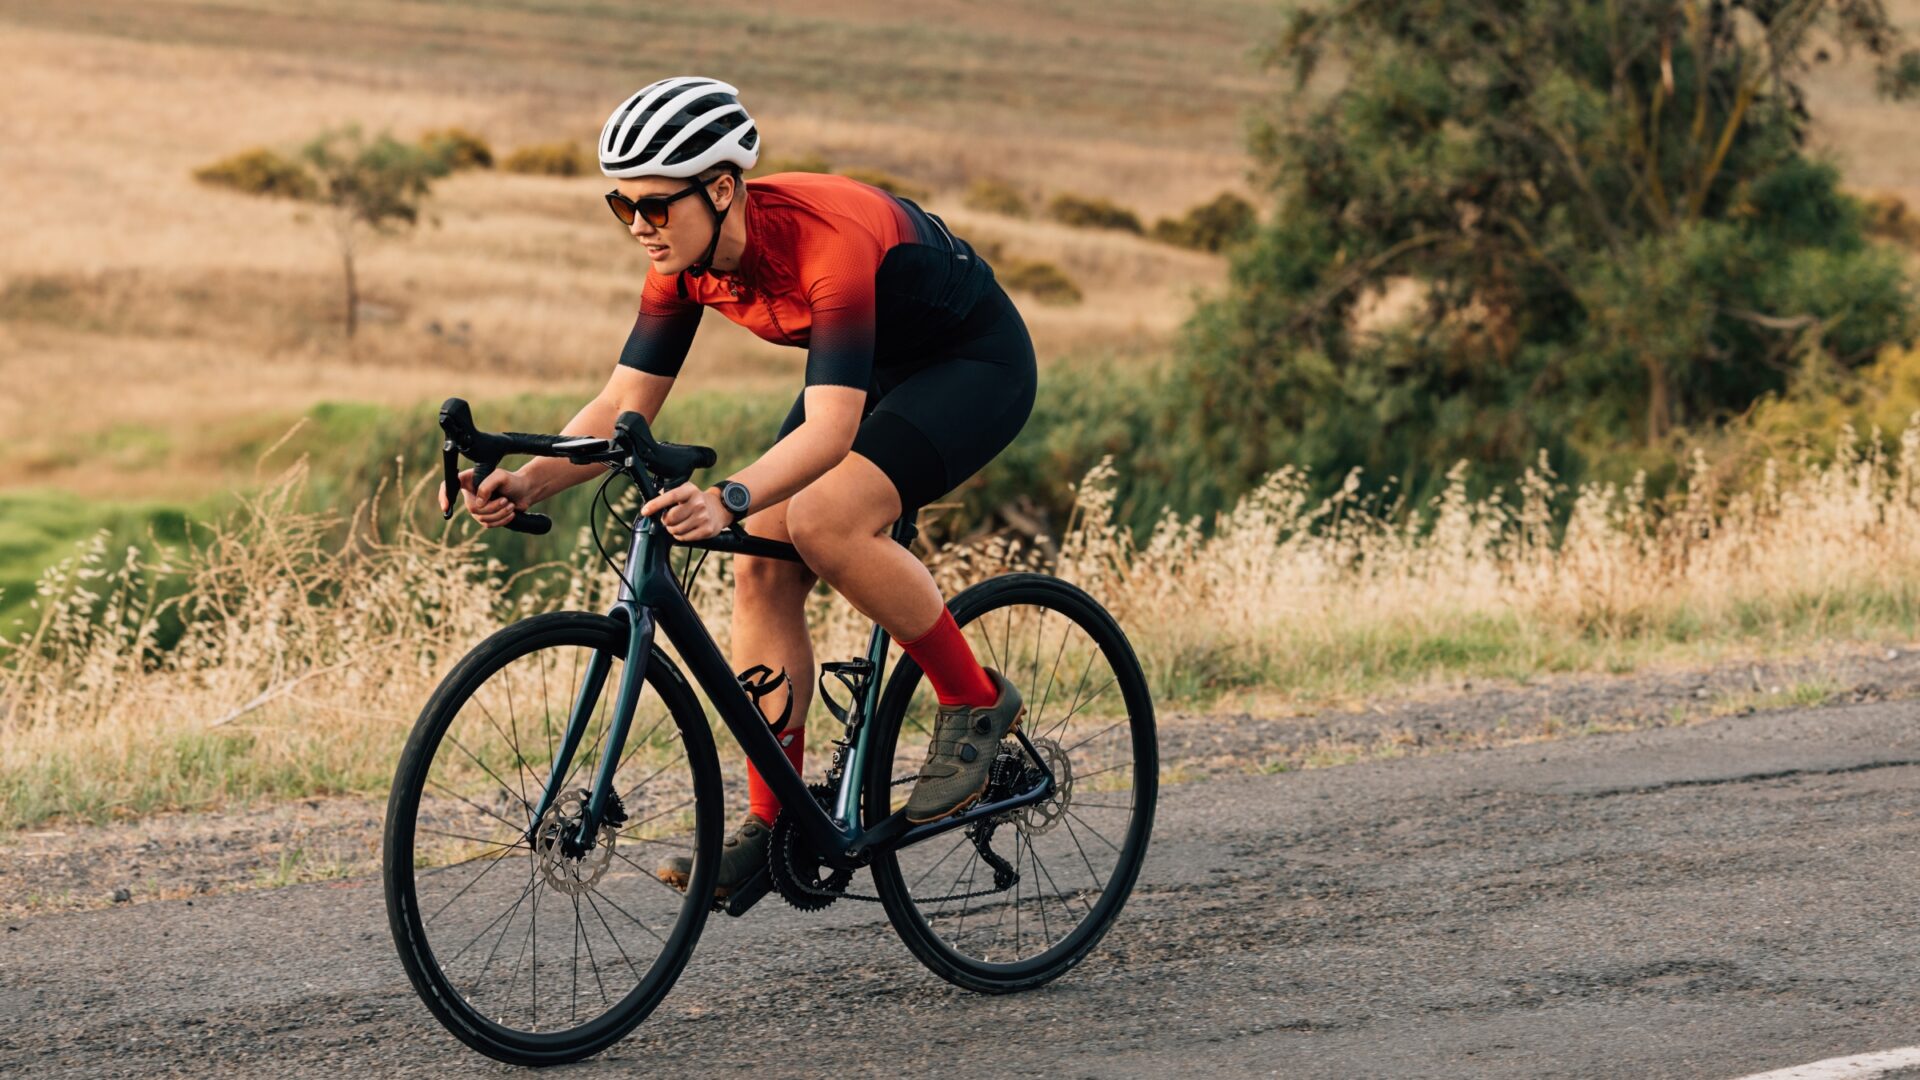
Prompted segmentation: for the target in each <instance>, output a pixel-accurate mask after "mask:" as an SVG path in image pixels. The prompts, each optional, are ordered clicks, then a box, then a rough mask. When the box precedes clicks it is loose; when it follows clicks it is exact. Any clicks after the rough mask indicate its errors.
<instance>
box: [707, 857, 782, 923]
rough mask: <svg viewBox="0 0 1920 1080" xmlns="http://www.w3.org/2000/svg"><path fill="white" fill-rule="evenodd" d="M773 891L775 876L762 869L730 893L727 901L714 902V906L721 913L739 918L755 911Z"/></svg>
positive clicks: (764, 868)
mask: <svg viewBox="0 0 1920 1080" xmlns="http://www.w3.org/2000/svg"><path fill="white" fill-rule="evenodd" d="M772 889H773V875H772V874H770V873H768V872H767V868H766V867H764V866H763V867H761V868H760V869H759V871H757V872H756V873H755V874H754V875H753V876H752V877H750V878H748V879H747V880H745V881H743V882H741V883H740V887H739V888H737V889H735V890H733V891H732V892H731V893H728V894H727V896H726V898H725V899H716V900H714V902H713V903H714V906H715V907H717V908H719V909H720V910H721V911H724V912H726V913H727V914H729V915H731V916H733V917H734V918H736V919H737V918H739V917H740V916H742V915H745V914H746V913H747V912H748V911H751V910H752V909H753V905H755V904H757V903H759V902H760V898H761V897H763V896H765V895H767V893H768V892H770V891H772Z"/></svg>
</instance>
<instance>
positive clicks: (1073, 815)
mask: <svg viewBox="0 0 1920 1080" xmlns="http://www.w3.org/2000/svg"><path fill="white" fill-rule="evenodd" d="M1067 816H1068V817H1070V818H1072V819H1073V820H1075V821H1077V822H1079V823H1080V824H1082V825H1086V826H1087V831H1088V832H1090V833H1092V834H1093V838H1094V839H1095V840H1098V841H1100V842H1101V843H1103V844H1105V845H1107V846H1108V847H1110V848H1113V850H1114V854H1116V855H1117V854H1120V853H1121V852H1120V849H1119V848H1117V847H1114V844H1113V841H1111V840H1109V839H1107V838H1106V837H1105V836H1104V835H1102V834H1101V832H1100V830H1099V829H1096V828H1094V827H1093V826H1091V825H1087V819H1086V818H1083V817H1081V816H1080V815H1079V814H1076V813H1074V812H1073V811H1072V810H1071V809H1069V810H1068V811H1067Z"/></svg>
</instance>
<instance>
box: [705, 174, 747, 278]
mask: <svg viewBox="0 0 1920 1080" xmlns="http://www.w3.org/2000/svg"><path fill="white" fill-rule="evenodd" d="M746 250H747V190H746V187H745V185H742V186H741V188H740V192H739V194H737V195H735V196H734V203H733V208H732V209H731V210H729V211H727V220H725V221H723V222H721V223H720V243H719V246H717V247H715V248H714V249H713V268H714V269H715V270H725V271H729V272H731V271H734V270H738V269H740V257H741V256H742V255H744V254H745V253H746Z"/></svg>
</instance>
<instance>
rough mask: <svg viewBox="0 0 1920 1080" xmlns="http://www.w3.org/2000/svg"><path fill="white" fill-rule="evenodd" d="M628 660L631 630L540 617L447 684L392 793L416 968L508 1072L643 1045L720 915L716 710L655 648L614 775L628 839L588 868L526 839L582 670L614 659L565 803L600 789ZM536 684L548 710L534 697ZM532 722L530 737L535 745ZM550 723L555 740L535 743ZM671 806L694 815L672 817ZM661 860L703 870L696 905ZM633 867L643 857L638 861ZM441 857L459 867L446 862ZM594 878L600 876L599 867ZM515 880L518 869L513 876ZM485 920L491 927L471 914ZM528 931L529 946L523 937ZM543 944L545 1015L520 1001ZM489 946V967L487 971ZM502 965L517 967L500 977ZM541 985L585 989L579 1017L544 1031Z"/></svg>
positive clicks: (401, 894)
mask: <svg viewBox="0 0 1920 1080" xmlns="http://www.w3.org/2000/svg"><path fill="white" fill-rule="evenodd" d="M626 643H627V632H626V628H625V624H624V623H622V622H620V621H618V620H615V619H613V618H610V617H608V616H605V615H596V614H591V613H588V612H577V611H576V612H556V613H553V614H547V615H538V616H535V617H533V618H529V619H525V620H523V621H521V622H517V623H514V624H513V625H511V626H508V627H506V628H505V629H502V630H501V631H499V632H498V633H496V634H494V635H493V636H492V637H489V638H488V639H487V640H485V641H483V642H481V643H480V644H479V645H478V646H477V647H475V648H474V649H473V651H472V652H470V653H468V654H467V655H466V656H465V657H464V658H463V659H462V660H461V661H460V663H459V664H458V665H456V666H455V667H454V669H453V670H452V671H451V672H449V673H448V674H447V676H446V678H445V679H443V680H442V681H441V683H440V686H439V688H438V689H437V690H435V691H434V694H433V697H432V698H431V699H430V700H429V701H428V702H427V705H426V708H425V709H424V710H422V712H421V714H420V718H419V720H418V721H417V722H416V723H415V725H414V729H413V734H412V736H411V738H409V739H408V741H407V746H406V750H405V752H404V753H403V754H402V755H401V758H400V766H399V770H398V772H397V773H396V775H395V777H394V785H393V792H392V795H391V797H390V798H389V799H388V802H387V822H386V838H385V848H384V852H383V873H384V876H385V881H386V896H387V918H388V922H389V924H390V926H391V928H392V931H393V940H394V944H395V945H396V946H397V947H398V949H399V952H400V962H401V964H402V966H404V967H405V968H406V971H407V977H408V978H409V979H411V980H412V982H413V987H414V989H415V990H416V991H417V992H418V993H419V994H420V997H421V999H422V1000H423V1001H425V1002H426V1004H427V1007H428V1008H429V1009H431V1010H432V1012H433V1014H434V1016H435V1017H437V1018H438V1019H439V1020H440V1022H441V1023H442V1024H444V1025H445V1026H446V1027H447V1029H448V1030H449V1031H451V1032H453V1034H454V1035H456V1036H458V1037H459V1038H460V1040H461V1041H462V1042H464V1043H466V1044H467V1045H468V1046H471V1047H473V1048H474V1049H475V1050H478V1051H480V1052H481V1053H483V1054H486V1055H487V1056H489V1057H492V1058H496V1059H498V1060H501V1061H505V1062H509V1063H512V1064H516V1065H557V1064H561V1063H564V1062H570V1061H577V1060H579V1059H581V1058H584V1057H588V1056H590V1055H592V1054H596V1053H598V1052H600V1051H601V1050H604V1049H606V1048H607V1047H608V1046H610V1045H612V1044H613V1043H614V1042H616V1041H617V1040H619V1039H620V1038H621V1037H622V1036H624V1035H626V1034H627V1032H629V1031H631V1030H632V1029H633V1027H634V1025H636V1024H638V1023H639V1022H640V1021H641V1020H643V1019H645V1018H646V1017H647V1015H648V1014H649V1013H651V1012H652V1011H653V1009H654V1008H655V1007H656V1006H657V1005H659V1003H660V1000H661V999H662V998H663V997H665V996H666V993H667V991H668V990H669V989H671V988H672V986H673V983H674V980H675V979H676V978H678V977H679V975H680V972H681V970H682V969H683V968H684V967H685V966H686V963H687V959H688V957H690V956H691V955H692V954H693V947H694V944H695V942H696V941H697V940H698V939H699V936H700V931H701V928H702V927H703V926H704V925H705V923H706V918H707V913H708V910H709V908H710V906H711V903H712V899H713V888H714V880H713V875H714V873H715V870H714V868H715V867H717V865H718V863H719V851H720V839H721V826H722V818H723V816H724V813H723V812H724V806H723V804H722V802H721V798H722V795H721V785H720V768H719V762H718V760H717V758H716V757H715V755H714V747H713V736H712V733H711V732H710V731H709V729H708V727H707V721H706V717H705V714H704V712H703V711H702V709H701V707H700V704H699V701H698V700H697V699H696V698H695V697H694V695H693V693H692V691H691V689H690V688H689V687H688V686H687V683H686V680H685V679H684V678H683V677H682V676H681V674H680V673H679V671H678V670H677V669H676V668H675V667H674V666H673V664H672V662H671V661H670V660H669V659H668V658H667V657H666V656H665V655H664V654H663V653H661V652H660V651H659V650H658V649H657V648H656V649H654V650H653V652H652V655H651V656H650V658H649V659H648V662H647V670H646V679H645V686H646V687H648V688H650V689H651V691H652V693H647V692H645V691H644V690H643V691H642V693H641V694H640V697H639V702H638V704H637V705H636V707H635V712H634V719H633V725H632V727H631V728H630V729H629V734H628V739H627V742H626V744H625V747H624V750H623V754H622V760H621V763H620V769H619V771H616V773H615V776H614V781H615V784H614V786H615V790H616V792H619V793H621V796H622V798H623V800H624V802H623V806H624V808H625V810H626V811H627V820H626V822H624V823H623V824H620V825H618V826H610V828H612V829H613V832H611V833H608V832H606V831H605V830H604V829H603V831H602V834H601V835H602V836H603V837H605V838H606V839H605V840H604V842H601V843H596V844H595V846H594V848H593V849H591V850H590V851H589V852H588V853H586V854H587V855H590V856H592V857H593V858H592V860H589V859H588V858H586V857H584V856H581V855H568V854H566V853H564V852H563V851H562V849H560V848H559V847H557V846H555V845H553V844H551V843H542V844H541V845H538V846H536V845H535V844H534V843H531V842H529V840H528V834H529V833H530V832H533V831H535V830H533V829H532V828H531V827H530V823H531V822H532V807H533V806H534V805H535V804H536V803H537V802H538V800H539V793H540V791H541V789H542V785H543V784H544V782H545V780H546V778H547V774H548V773H549V772H550V771H551V767H552V762H553V760H554V758H555V756H556V754H555V753H554V749H555V747H556V746H557V745H559V740H557V739H556V738H555V735H556V732H555V731H554V722H555V714H556V712H557V714H558V727H559V728H560V729H561V730H562V731H564V728H565V726H566V720H567V716H568V711H569V708H570V706H571V705H572V703H573V700H574V697H575V693H574V691H577V690H578V688H579V685H580V682H581V672H582V670H583V668H582V661H583V660H591V658H592V656H593V654H595V653H598V652H604V653H607V654H608V655H610V656H611V658H612V660H613V663H612V666H611V671H610V673H609V676H608V678H607V679H606V680H605V682H604V683H603V685H602V687H601V688H600V691H599V694H598V697H597V699H596V701H597V705H596V706H595V707H594V708H592V709H590V710H589V713H588V724H587V732H586V734H585V735H584V737H583V739H582V741H581V743H580V745H579V747H578V749H577V751H576V753H575V755H574V758H573V762H572V765H571V767H570V769H569V772H568V781H567V784H566V785H565V786H564V788H563V790H566V791H579V790H583V789H586V788H590V787H591V785H592V777H593V770H594V769H595V768H597V766H598V759H599V757H600V753H601V749H602V747H601V746H600V745H599V744H597V742H596V741H595V738H594V732H595V731H596V730H598V731H599V732H600V733H601V734H604V732H605V725H606V723H607V718H608V717H610V716H611V714H612V711H613V709H612V704H611V703H612V699H613V698H614V697H615V696H616V691H617V688H618V686H619V676H620V673H621V668H622V664H621V658H622V657H624V656H625V650H626ZM569 658H570V659H569ZM562 663H570V664H571V666H572V674H571V676H570V682H571V686H570V688H569V691H568V692H554V690H553V688H550V687H549V686H548V681H549V675H550V674H551V675H552V676H553V678H552V681H553V682H554V684H555V686H556V687H558V686H562V685H566V684H565V683H564V682H563V681H562V680H563V679H568V678H569V676H567V674H566V672H564V671H562V670H561V669H560V668H559V665H560V664H562ZM535 679H537V680H538V681H539V695H538V696H539V698H540V701H539V702H538V703H536V702H534V701H532V700H529V699H530V698H531V697H532V694H531V686H532V680H535ZM555 699H558V704H556V703H555ZM522 707H524V708H526V709H529V710H532V711H533V712H534V713H535V714H536V715H529V716H527V717H525V718H524V721H523V718H522V717H521V716H520V715H519V712H518V711H517V710H518V709H519V708H522ZM669 720H670V721H671V723H670V724H669V723H667V721H669ZM523 722H524V723H525V724H527V725H528V726H527V727H526V728H525V729H524V731H525V736H526V737H525V738H524V739H523V738H522V737H521V736H522V730H523V729H522V723H523ZM536 723H537V724H539V725H540V727H535V726H533V725H535V724H536ZM509 725H511V726H510V727H509ZM596 725H597V727H596ZM542 727H543V728H544V729H545V730H546V733H547V735H546V740H545V741H544V742H542V741H541V740H540V738H539V737H538V736H539V731H540V728H542ZM509 731H511V735H509ZM676 742H677V743H679V752H678V754H677V756H674V757H673V760H670V761H668V762H667V763H666V764H664V765H661V764H658V761H657V759H658V758H660V757H667V756H670V755H675V747H674V746H673V744H674V743H676ZM543 751H544V757H543V756H542V752H543ZM463 755H464V757H463ZM468 762H471V764H468ZM629 768H631V771H628V770H629ZM510 776H511V777H512V778H513V779H511V780H509V779H508V777H510ZM640 777H646V779H639V778H640ZM662 778H665V779H662ZM636 780H639V782H638V783H637V784H636V783H635V781H636ZM669 800H679V802H678V804H677V805H671V806H667V807H666V808H665V809H660V806H661V805H662V804H663V803H665V802H667V801H669ZM649 815H651V816H649ZM561 817H564V813H562V811H561V810H560V809H559V808H556V809H555V810H554V811H550V813H549V815H548V816H547V817H543V818H542V821H552V822H555V823H556V826H555V827H558V825H557V822H558V821H559V819H560V818H561ZM661 822H664V824H662V823H661ZM549 835H557V833H554V834H549ZM663 837H664V838H663ZM458 845H467V846H458ZM471 845H480V846H479V848H478V853H477V854H471V853H472V852H474V851H475V848H474V847H473V846H471ZM655 845H657V846H658V847H659V849H660V850H672V851H674V852H676V853H679V852H684V853H685V854H686V855H688V856H689V857H692V858H693V865H694V872H693V875H692V878H691V880H690V881H688V883H687V885H688V888H687V890H686V892H685V893H684V894H681V893H679V891H678V890H676V889H674V888H673V887H672V886H669V885H667V884H666V883H665V882H663V881H661V880H660V879H659V878H658V877H657V876H655V875H654V874H653V873H652V872H651V871H650V870H649V869H648V868H647V866H646V865H644V863H645V862H646V860H647V858H648V857H651V854H652V853H653V852H654V851H655V847H654V846H655ZM602 848H604V851H603V850H601V849H602ZM628 850H631V851H633V852H635V853H636V854H640V855H641V856H642V859H641V860H640V861H635V859H634V858H632V857H630V856H629V855H628V854H627V853H626V852H627V851H628ZM436 860H444V864H443V865H435V862H436ZM595 866H597V867H598V869H597V870H595V869H592V868H593V867H595ZM501 867H508V868H509V869H508V870H507V871H506V872H505V873H504V874H496V873H495V871H496V870H498V869H500V868H501ZM489 875H491V878H490V877H489ZM589 878H590V879H591V880H588V879H589ZM516 890H517V891H518V896H517V898H515V897H514V896H513V894H514V893H515V891H516ZM662 891H664V895H663V893H662ZM543 897H545V898H546V899H545V903H546V904H547V905H548V907H549V910H552V906H553V905H555V904H561V905H570V906H571V908H572V921H571V922H567V921H566V916H565V914H564V913H562V914H556V915H553V916H550V917H549V919H548V922H547V924H546V925H545V926H544V927H543V925H542V924H541V921H540V914H541V913H540V906H541V903H542V898H543ZM529 898H531V906H530V907H529V905H528V903H527V902H528V900H529ZM510 899H511V900H512V905H511V907H508V906H506V904H507V901H508V900H510ZM582 900H584V901H585V904H584V905H583V904H582ZM473 909H478V910H477V913H474V914H469V912H470V911H471V910H473ZM636 910H637V911H640V912H642V913H643V914H646V915H649V916H650V917H651V918H653V919H654V920H655V921H656V922H657V923H658V924H659V926H658V928H656V927H655V926H654V925H653V924H652V923H650V922H649V921H648V919H647V918H645V917H642V916H640V915H635V914H633V912H634V911H636ZM496 911H497V912H498V914H495V915H494V919H493V921H491V922H489V921H487V915H488V914H489V913H490V912H496ZM563 911H564V908H563ZM449 913H451V914H449ZM622 916H625V921H623V920H622V918H621V917H622ZM523 917H524V919H525V921H526V929H525V931H524V936H523V935H522V933H521V932H520V930H519V921H520V919H521V918H523ZM668 919H671V928H670V929H668V928H667V925H666V924H667V920H668ZM629 922H630V923H632V924H633V925H632V926H629V925H628V923H629ZM556 924H558V926H559V929H556V928H555V927H556ZM475 926H480V927H481V929H480V930H479V931H478V933H476V934H475V935H474V936H472V937H471V938H469V937H468V936H467V931H469V930H472V929H473V927H475ZM496 926H497V927H499V933H498V934H497V935H496V934H494V932H493V931H494V928H495V927H496ZM616 927H618V929H616ZM634 927H638V928H639V929H635V928H634ZM642 930H644V931H645V935H651V937H650V938H649V937H648V936H645V935H643V934H642V933H641V931H642ZM569 933H571V934H572V936H573V958H572V966H571V982H570V984H569V983H568V981H567V973H566V971H565V970H563V969H562V968H561V967H560V966H559V965H560V961H559V960H557V959H555V958H554V956H555V953H554V950H555V948H556V947H558V948H560V949H561V950H562V952H564V939H565V937H566V935H567V934H569ZM623 934H624V935H625V936H624V938H623V936H622V935H623ZM510 935H511V937H512V938H513V939H515V940H516V941H517V942H518V945H519V948H518V951H517V959H515V960H514V966H513V968H512V981H511V982H509V983H507V985H506V988H505V990H504V992H502V991H500V990H499V986H500V983H501V982H502V981H503V980H504V979H505V977H506V973H507V966H506V965H507V963H508V957H507V956H506V955H505V954H506V953H511V952H514V951H515V950H514V948H513V942H510V941H509V940H508V938H509V936H510ZM596 937H598V938H599V942H600V943H599V944H598V945H597V946H596V941H595V938H596ZM583 941H584V942H585V944H586V946H587V955H586V959H587V961H588V962H587V967H588V969H589V971H588V972H587V975H588V976H589V977H590V978H591V980H592V981H590V982H588V983H586V984H585V987H584V988H585V991H586V997H587V1010H586V1011H587V1012H589V1013H591V1015H589V1016H585V1017H584V1018H583V1017H582V1015H581V1014H582V1010H581V1008H580V998H581V992H582V982H581V978H582V971H581V959H582V957H581V953H580V945H581V943H582V942H583ZM463 942H464V944H463ZM608 942H610V943H611V945H612V947H611V948H609V946H608V944H606V943H608ZM489 943H490V944H489ZM543 944H545V946H546V948H547V950H548V954H549V955H548V957H545V958H543V957H542V956H541V955H540V950H541V948H542V946H543ZM529 946H530V947H531V951H532V957H533V962H532V964H531V966H530V967H526V972H527V985H529V986H530V987H531V994H530V1008H528V1007H527V1003H523V1002H522V1000H521V994H520V993H519V987H520V986H521V985H522V984H521V982H520V978H521V972H522V968H523V966H525V961H526V957H527V953H528V949H529ZM642 946H644V951H642V948H641V947H642ZM596 948H597V949H598V953H596ZM483 949H484V950H485V953H484V960H485V962H484V963H481V962H480V961H481V960H482V950H483ZM636 953H639V954H640V955H635V954H636ZM649 953H650V954H652V955H651V960H650V962H646V963H645V964H644V970H642V966H643V962H642V959H641V957H642V956H645V955H647V954H649ZM496 959H497V960H498V961H499V968H498V970H497V971H495V972H493V973H492V977H491V979H490V978H489V974H490V971H491V970H492V965H493V964H494V962H495V960H496ZM476 965H478V970H477V972H475V970H474V969H475V966H476ZM543 971H545V972H546V977H547V979H548V985H549V986H553V985H554V981H555V980H556V979H558V980H560V982H561V985H562V986H570V994H569V996H568V998H567V1000H566V1001H565V1002H564V1003H562V1006H553V1005H550V1007H549V1014H550V1015H551V1016H552V1018H553V1019H552V1022H551V1023H543V1020H545V1019H546V1018H545V1017H543V1016H542V1013H541V1001H540V997H539V992H540V980H541V978H542V973H543ZM476 999H477V1000H476ZM549 1001H550V1002H551V998H550V999H549ZM563 1006H564V1015H562V1012H563ZM529 1013H530V1016H531V1022H528V1021H527V1016H528V1014H529Z"/></svg>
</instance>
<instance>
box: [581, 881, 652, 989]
mask: <svg viewBox="0 0 1920 1080" xmlns="http://www.w3.org/2000/svg"><path fill="white" fill-rule="evenodd" d="M587 906H588V907H590V908H592V909H593V914H594V917H595V918H598V919H599V920H600V925H601V927H602V928H604V929H605V930H606V932H607V940H609V941H611V942H613V947H614V948H615V949H618V950H619V951H620V959H622V960H625V961H626V962H627V970H628V971H631V972H633V979H634V981H635V982H636V983H637V982H639V981H640V969H639V968H637V967H635V966H633V957H631V956H628V955H627V947H626V946H625V945H622V944H620V938H619V936H618V935H616V934H615V933H614V932H613V927H612V926H609V925H608V924H607V917H606V916H605V915H603V914H601V912H600V905H599V904H596V903H594V902H593V892H592V890H588V892H587Z"/></svg>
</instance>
